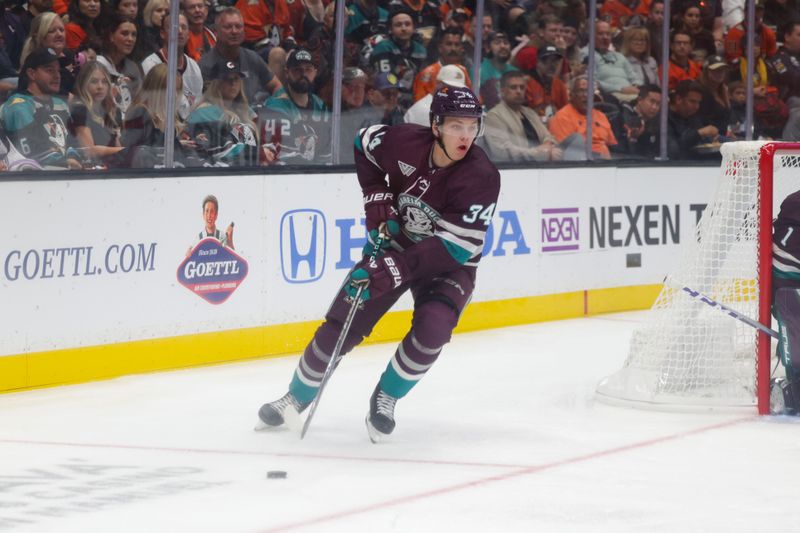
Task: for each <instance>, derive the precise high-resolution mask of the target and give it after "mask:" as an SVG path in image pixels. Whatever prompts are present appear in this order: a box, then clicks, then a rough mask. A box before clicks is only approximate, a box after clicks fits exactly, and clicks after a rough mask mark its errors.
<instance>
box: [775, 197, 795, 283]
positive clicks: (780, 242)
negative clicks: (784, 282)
mask: <svg viewBox="0 0 800 533" xmlns="http://www.w3.org/2000/svg"><path fill="white" fill-rule="evenodd" d="M772 227H773V234H772V268H773V271H772V272H773V274H774V275H775V276H777V277H779V278H786V279H791V280H795V281H797V280H800V191H797V192H794V193H792V194H790V195H789V196H787V197H786V198H785V199H784V200H783V202H782V203H781V210H780V213H778V217H777V218H776V219H775V221H774V222H773V223H772Z"/></svg>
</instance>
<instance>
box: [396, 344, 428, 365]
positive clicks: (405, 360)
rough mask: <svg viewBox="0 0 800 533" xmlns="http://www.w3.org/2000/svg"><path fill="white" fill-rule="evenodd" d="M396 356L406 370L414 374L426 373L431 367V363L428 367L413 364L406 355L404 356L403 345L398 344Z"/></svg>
mask: <svg viewBox="0 0 800 533" xmlns="http://www.w3.org/2000/svg"><path fill="white" fill-rule="evenodd" d="M397 355H399V356H400V360H401V361H402V362H403V364H404V365H406V366H407V367H408V368H410V369H411V370H413V371H414V372H426V371H427V370H428V369H429V368H430V367H432V366H433V363H431V364H429V365H421V364H419V363H415V362H414V361H412V360H411V358H410V357H408V355H406V351H405V349H403V343H402V342H401V343H400V346H398V348H397Z"/></svg>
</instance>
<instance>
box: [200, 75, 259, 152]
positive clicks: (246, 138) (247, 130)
mask: <svg viewBox="0 0 800 533" xmlns="http://www.w3.org/2000/svg"><path fill="white" fill-rule="evenodd" d="M242 76H243V74H242V72H241V70H240V69H239V66H238V65H237V64H236V63H233V62H225V61H222V62H219V63H217V64H216V65H214V66H213V67H212V69H211V71H210V73H209V79H210V81H209V83H208V87H207V88H206V91H205V93H203V99H202V100H201V101H200V103H199V104H198V105H197V106H196V107H195V109H194V110H193V111H192V113H191V114H190V115H189V119H188V133H189V136H190V137H191V138H192V139H193V140H194V141H195V143H197V147H198V149H199V150H201V151H202V152H205V154H206V155H207V157H208V159H209V160H210V161H209V162H214V163H216V162H221V163H225V164H228V165H236V166H253V165H257V164H258V159H259V157H258V133H257V132H258V129H257V127H256V125H255V122H254V121H253V119H254V118H255V113H254V112H253V110H252V109H250V106H249V105H248V103H247V96H245V94H244V83H243V80H242ZM269 155H273V152H272V151H269V154H268V155H267V154H265V157H266V158H267V159H268V161H267V162H270V161H271V159H272V158H269ZM273 158H274V157H273Z"/></svg>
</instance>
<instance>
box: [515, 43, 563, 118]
mask: <svg viewBox="0 0 800 533" xmlns="http://www.w3.org/2000/svg"><path fill="white" fill-rule="evenodd" d="M537 56H538V57H537V61H536V68H535V69H534V70H533V72H531V73H530V78H529V79H528V88H527V90H526V91H525V93H526V96H527V99H528V102H527V105H528V107H530V108H532V109H534V110H535V111H536V112H537V113H538V114H539V116H540V117H542V120H544V121H545V123H546V122H547V121H548V120H549V119H550V117H552V116H553V115H555V113H556V111H558V110H559V109H561V108H562V107H564V106H565V105H567V103H569V95H568V92H567V86H566V85H565V84H564V82H563V81H561V78H559V77H558V75H557V74H558V72H559V69H560V68H561V63H562V59H563V56H562V55H561V52H560V51H559V50H558V48H556V47H555V46H553V45H547V46H543V47H541V48H539V51H538V53H537Z"/></svg>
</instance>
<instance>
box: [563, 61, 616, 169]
mask: <svg viewBox="0 0 800 533" xmlns="http://www.w3.org/2000/svg"><path fill="white" fill-rule="evenodd" d="M588 88H589V81H588V80H587V78H586V76H577V77H576V78H574V79H573V80H572V83H571V85H570V100H569V104H567V105H566V106H564V107H562V108H561V109H560V110H559V111H558V113H556V114H555V116H553V118H552V119H551V120H550V124H549V129H550V133H552V134H553V136H554V137H555V138H556V140H557V141H558V142H559V143H561V145H562V146H567V145H570V148H568V149H569V150H570V151H572V146H573V145H571V143H570V142H569V138H570V137H572V136H575V137H578V138H582V139H583V142H584V143H585V142H586V111H587V106H586V102H587V99H588V98H589V94H588V93H589V91H588ZM591 96H592V97H594V95H591ZM565 141H566V142H565ZM615 144H617V139H616V137H614V132H613V131H612V130H611V124H610V123H609V122H608V118H606V116H605V114H603V112H602V111H599V110H597V109H592V152H593V153H595V154H597V155H598V156H600V157H602V158H603V159H611V152H610V150H609V146H612V145H615Z"/></svg>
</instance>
